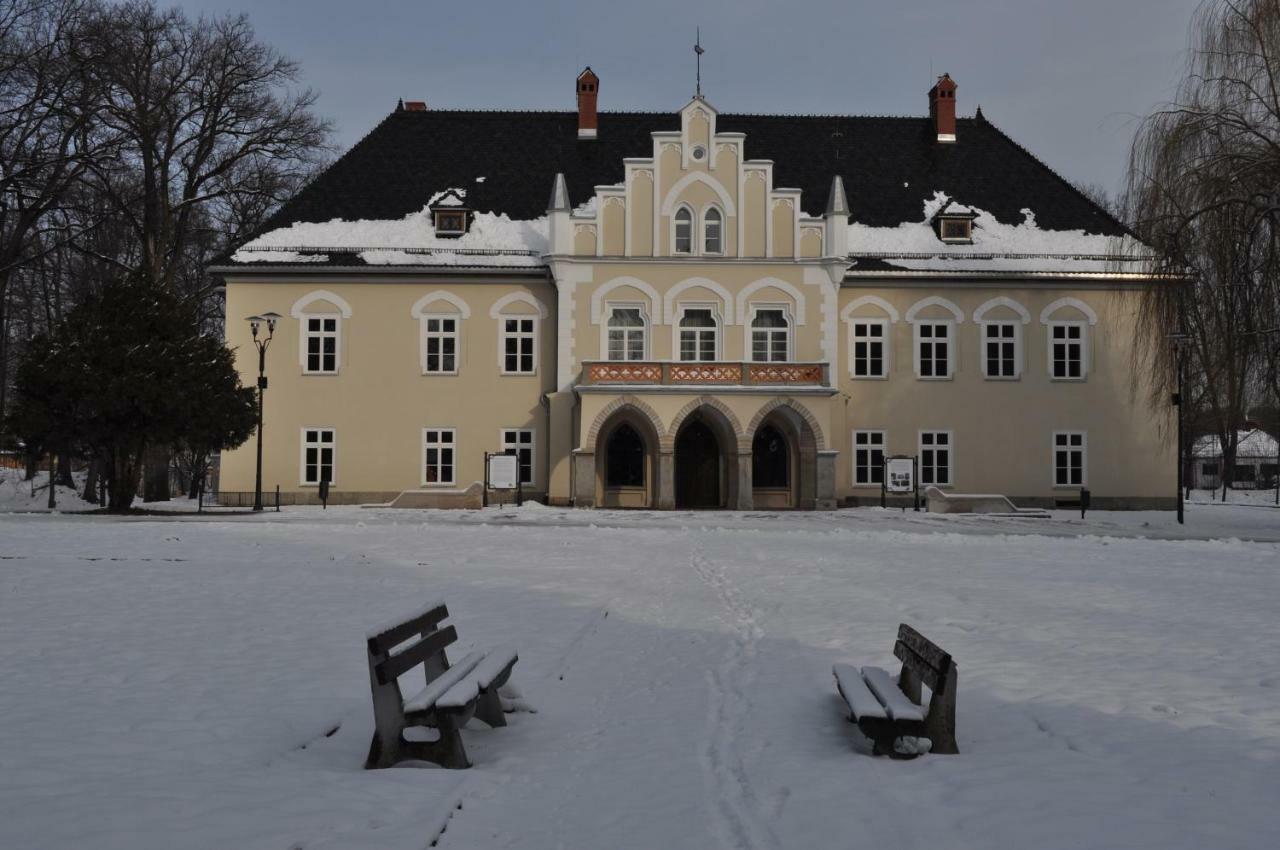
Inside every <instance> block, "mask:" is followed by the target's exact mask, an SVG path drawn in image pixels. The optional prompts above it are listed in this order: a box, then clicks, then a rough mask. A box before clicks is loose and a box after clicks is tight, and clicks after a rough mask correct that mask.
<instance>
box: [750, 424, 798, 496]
mask: <svg viewBox="0 0 1280 850" xmlns="http://www.w3.org/2000/svg"><path fill="white" fill-rule="evenodd" d="M789 460H790V457H789V452H788V451H787V440H786V438H785V437H783V436H782V434H781V433H780V432H779V431H778V429H777V428H775V427H773V426H772V425H765V426H764V427H762V428H761V429H760V430H759V431H756V436H755V439H754V440H752V441H751V486H752V487H789V486H791V480H790V477H789V475H788V471H789V470H788V462H789Z"/></svg>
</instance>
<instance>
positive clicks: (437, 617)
mask: <svg viewBox="0 0 1280 850" xmlns="http://www.w3.org/2000/svg"><path fill="white" fill-rule="evenodd" d="M448 616H449V609H448V608H446V607H445V605H444V603H443V602H434V603H432V604H431V605H428V606H427V607H426V608H425V609H423V610H422V611H421V612H420V613H418V614H415V615H414V616H412V617H410V618H409V619H407V620H405V621H404V622H401V623H395V624H393V625H390V626H386V627H384V628H382V629H379V630H378V631H376V632H372V633H370V634H369V672H370V673H371V674H372V676H373V678H374V679H375V680H376V681H377V683H378V684H379V685H386V684H389V683H394V682H395V680H396V679H397V678H398V677H399V676H400V675H401V674H403V673H407V672H408V671H410V670H412V669H413V668H415V667H417V666H418V665H419V664H425V665H426V677H427V681H430V680H431V679H433V678H435V676H438V675H440V673H442V672H444V671H445V670H447V669H448V668H449V663H448V660H447V657H446V656H445V654H444V650H445V647H447V646H449V644H451V643H453V642H454V641H456V640H457V639H458V632H457V630H455V629H454V627H453V626H445V627H444V628H440V622H441V621H442V620H445V619H447V618H448ZM415 636H416V637H417V640H416V641H415V642H413V643H411V644H409V645H408V646H406V647H404V648H403V649H401V650H400V651H398V652H392V650H394V649H395V648H396V647H398V646H400V644H402V643H404V642H405V641H407V640H410V639H411V638H413V637H415Z"/></svg>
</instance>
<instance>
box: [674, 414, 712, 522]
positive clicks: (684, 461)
mask: <svg viewBox="0 0 1280 850" xmlns="http://www.w3.org/2000/svg"><path fill="white" fill-rule="evenodd" d="M720 459H721V447H720V441H719V440H718V439H717V438H716V435H715V432H714V431H712V430H711V428H710V427H708V426H707V423H706V422H704V421H703V420H702V419H701V418H700V417H698V418H691V421H689V422H686V423H685V425H684V427H683V428H681V429H680V433H679V434H677V435H676V507H677V508H721V507H724V500H723V498H722V490H723V488H722V487H721V478H722V476H723V474H724V470H723V466H724V465H723V464H722V463H721V460H720Z"/></svg>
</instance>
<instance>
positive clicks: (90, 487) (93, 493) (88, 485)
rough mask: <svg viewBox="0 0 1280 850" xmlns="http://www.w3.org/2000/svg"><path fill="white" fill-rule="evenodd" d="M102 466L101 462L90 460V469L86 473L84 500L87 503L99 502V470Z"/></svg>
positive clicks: (95, 459) (94, 459)
mask: <svg viewBox="0 0 1280 850" xmlns="http://www.w3.org/2000/svg"><path fill="white" fill-rule="evenodd" d="M100 466H101V462H100V461H99V460H98V459H97V458H92V459H90V461H89V469H88V471H87V472H86V473H85V480H84V500H85V501H86V502H90V503H93V502H97V501H98V469H99V468H100Z"/></svg>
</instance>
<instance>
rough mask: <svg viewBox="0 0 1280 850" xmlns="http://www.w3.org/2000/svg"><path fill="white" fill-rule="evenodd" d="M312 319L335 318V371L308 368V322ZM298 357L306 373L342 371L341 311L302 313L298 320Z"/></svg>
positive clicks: (336, 372) (325, 373) (334, 373)
mask: <svg viewBox="0 0 1280 850" xmlns="http://www.w3.org/2000/svg"><path fill="white" fill-rule="evenodd" d="M312 319H333V320H334V322H333V326H334V328H336V329H337V330H336V332H335V333H334V342H333V371H332V372H330V371H326V370H324V369H308V368H307V340H308V339H309V338H310V337H311V333H310V331H308V329H307V323H308V322H310V320H312ZM298 331H299V332H298V357H299V359H300V361H301V363H302V374H304V375H337V374H340V373H341V372H342V331H343V328H342V314H341V313H302V314H300V317H299V320H298Z"/></svg>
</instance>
